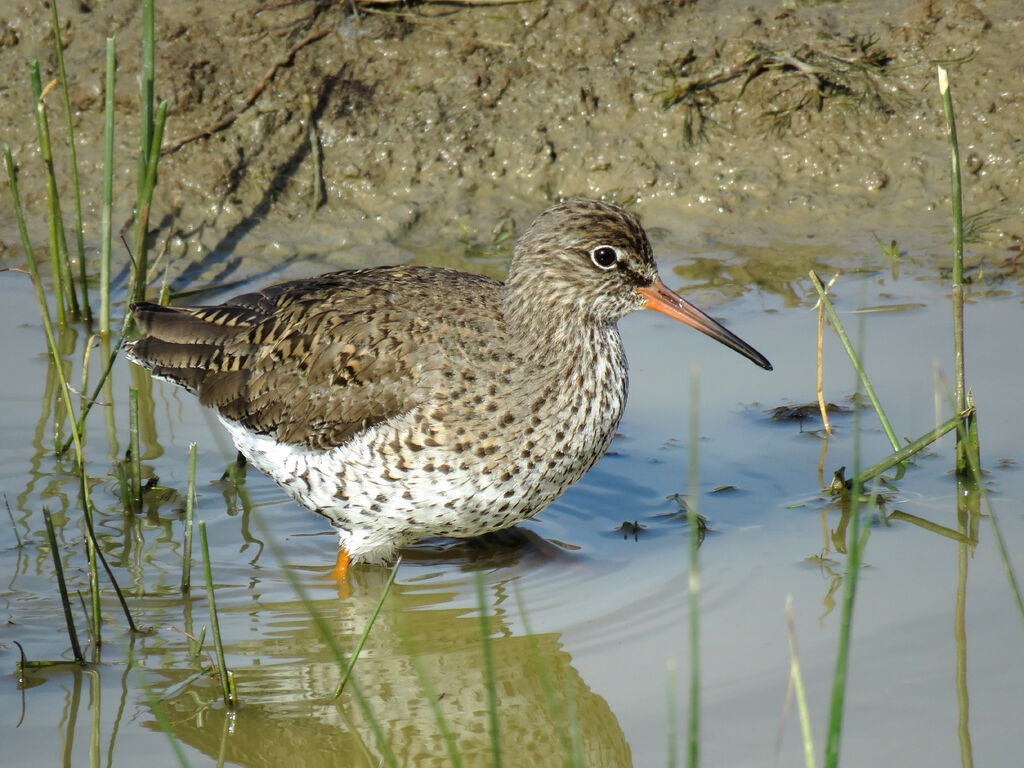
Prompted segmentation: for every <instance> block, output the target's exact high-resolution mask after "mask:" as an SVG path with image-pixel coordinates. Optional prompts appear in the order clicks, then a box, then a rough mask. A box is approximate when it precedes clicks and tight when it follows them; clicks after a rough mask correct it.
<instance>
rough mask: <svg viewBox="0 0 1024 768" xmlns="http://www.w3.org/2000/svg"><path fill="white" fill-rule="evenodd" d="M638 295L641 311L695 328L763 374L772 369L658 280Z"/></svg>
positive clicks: (741, 341)
mask: <svg viewBox="0 0 1024 768" xmlns="http://www.w3.org/2000/svg"><path fill="white" fill-rule="evenodd" d="M637 293H639V294H640V295H641V296H643V297H644V309H653V310H656V311H658V312H662V313H664V314H666V315H668V316H669V317H674V318H675V319H676V320H681V321H682V322H684V323H686V324H687V325H688V326H690V327H691V328H696V329H697V330H698V331H700V332H701V333H706V334H707V335H708V336H710V337H711V338H712V339H714V340H715V341H718V342H721V343H722V344H725V346H727V347H729V348H730V349H734V350H736V351H737V352H739V353H740V354H741V355H743V356H744V357H745V358H747V359H748V360H752V361H753V362H754V363H756V364H757V365H759V366H761V367H762V368H764V369H765V370H766V371H770V370H771V369H772V364H771V363H769V362H768V359H767V358H766V357H765V356H764V355H762V354H761V353H760V352H758V351H757V350H756V349H754V348H753V347H752V346H750V345H749V344H747V342H745V341H743V339H741V338H740V337H739V336H737V335H736V334H734V333H732V332H731V331H728V330H726V329H725V328H724V327H723V326H722V325H721V324H719V323H716V322H715V321H714V320H712V319H711V318H710V317H708V316H707V315H705V314H704V313H703V312H701V311H700V310H699V309H697V308H696V307H695V306H693V304H691V303H690V302H688V301H686V299H684V298H683V297H682V296H680V295H679V294H678V293H676V292H675V291H672V290H670V289H669V288H668V287H667V286H666V285H665V284H664V283H663V282H661V280H659V281H658V282H656V283H655V284H654V285H652V286H649V287H648V288H641V289H640V290H638V291H637Z"/></svg>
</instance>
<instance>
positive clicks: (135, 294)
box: [125, 101, 167, 312]
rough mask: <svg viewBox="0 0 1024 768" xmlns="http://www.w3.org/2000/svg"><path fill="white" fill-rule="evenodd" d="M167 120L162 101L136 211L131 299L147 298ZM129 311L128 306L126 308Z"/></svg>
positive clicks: (157, 112)
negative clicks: (156, 189) (151, 215)
mask: <svg viewBox="0 0 1024 768" xmlns="http://www.w3.org/2000/svg"><path fill="white" fill-rule="evenodd" d="M166 120H167V102H166V101H161V102H160V106H159V107H158V108H157V111H156V122H155V124H154V126H153V138H152V144H151V146H150V148H149V164H148V165H147V166H146V175H145V177H144V179H143V185H142V188H141V190H140V193H139V199H138V207H137V208H136V211H135V253H134V254H133V255H134V257H135V269H134V278H133V280H132V287H131V301H144V300H145V298H146V277H147V275H148V273H149V259H148V253H147V250H146V239H147V238H146V235H147V234H148V230H149V210H150V206H151V205H152V203H153V189H154V187H156V169H157V165H158V164H159V162H160V144H161V142H162V141H163V136H164V123H165V122H166ZM125 311H126V312H127V311H128V308H127V307H126V308H125Z"/></svg>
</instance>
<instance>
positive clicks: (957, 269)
mask: <svg viewBox="0 0 1024 768" xmlns="http://www.w3.org/2000/svg"><path fill="white" fill-rule="evenodd" d="M938 76H939V93H940V94H941V96H942V113H943V116H944V117H945V121H946V135H947V136H948V137H949V178H950V187H951V193H950V199H951V202H952V209H953V210H952V214H953V286H952V291H951V294H952V298H953V367H954V376H955V382H956V409H957V411H958V412H959V413H963V412H964V411H966V410H967V373H966V367H965V363H964V195H963V185H962V184H961V180H960V146H959V143H958V142H957V138H956V118H955V116H954V115H953V94H952V93H951V92H950V90H949V77H948V76H947V74H946V70H945V69H944V68H943V67H941V66H940V67H939V68H938ZM965 423H966V425H967V429H966V436H965V437H964V438H963V439H961V436H960V432H959V431H958V432H957V439H956V471H957V473H958V474H961V475H965V474H968V473H969V472H970V460H969V459H968V458H967V453H968V452H973V453H974V454H975V455H976V456H977V454H978V433H977V427H976V425H975V423H974V418H973V416H970V417H968V420H967V421H966V422H965Z"/></svg>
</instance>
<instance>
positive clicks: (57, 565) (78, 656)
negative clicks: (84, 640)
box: [43, 507, 85, 665]
mask: <svg viewBox="0 0 1024 768" xmlns="http://www.w3.org/2000/svg"><path fill="white" fill-rule="evenodd" d="M43 520H45V521H46V538H47V539H48V540H49V542H50V554H52V555H53V570H54V573H56V574H57V586H58V588H59V589H60V603H61V606H63V608H64V621H65V623H66V624H67V627H68V637H69V638H70V639H71V652H72V653H74V654H75V661H77V662H78V663H79V664H82V665H84V664H85V657H84V656H82V648H81V647H80V646H79V645H78V632H77V631H76V630H75V619H74V617H73V616H72V615H71V601H70V600H69V599H68V587H67V584H66V583H65V582H64V566H63V565H61V562H60V550H59V549H58V548H57V534H56V533H54V531H53V520H52V519H51V518H50V510H49V509H47V508H46V507H43Z"/></svg>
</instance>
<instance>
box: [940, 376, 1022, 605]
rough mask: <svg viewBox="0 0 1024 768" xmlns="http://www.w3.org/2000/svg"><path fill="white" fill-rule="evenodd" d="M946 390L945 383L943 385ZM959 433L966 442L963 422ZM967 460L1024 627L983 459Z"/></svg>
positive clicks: (969, 457)
mask: <svg viewBox="0 0 1024 768" xmlns="http://www.w3.org/2000/svg"><path fill="white" fill-rule="evenodd" d="M943 387H944V388H945V383H943ZM945 391H946V397H947V398H949V397H950V393H949V390H948V389H946V390H945ZM967 402H968V404H969V405H970V406H971V407H972V408H973V406H974V403H973V401H972V398H971V397H970V395H969V394H968V397H967ZM956 427H957V431H958V434H959V437H960V439H961V440H963V441H966V440H967V439H968V427H967V426H966V425H965V424H964V422H963V421H959V422H957V425H956ZM975 429H977V423H975ZM965 457H966V459H967V465H968V467H969V468H970V471H971V477H972V478H973V480H974V485H975V487H977V489H978V492H979V493H980V494H981V501H982V503H983V504H984V505H985V514H986V516H987V517H988V519H989V522H991V524H992V535H993V536H994V537H995V540H996V548H997V549H998V550H999V558H1000V560H1002V562H1003V570H1004V571H1005V572H1006V580H1007V582H1008V583H1009V585H1010V592H1011V593H1012V595H1013V599H1014V603H1015V604H1016V606H1017V615H1018V616H1019V617H1020V620H1021V624H1022V625H1024V597H1022V595H1021V589H1020V583H1019V582H1018V581H1017V575H1016V573H1015V572H1014V570H1013V563H1012V562H1011V561H1010V552H1009V550H1008V549H1007V546H1006V539H1005V538H1004V537H1003V529H1002V528H1001V527H1000V525H999V517H998V516H997V515H996V510H995V507H993V506H992V500H991V499H990V498H989V495H988V492H987V491H986V490H985V486H984V484H983V482H982V481H983V477H982V474H981V459H980V457H979V455H978V454H977V453H976V452H974V451H967V452H966V453H965Z"/></svg>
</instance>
